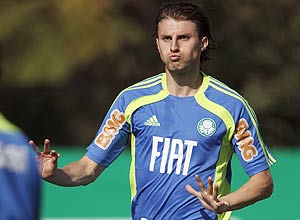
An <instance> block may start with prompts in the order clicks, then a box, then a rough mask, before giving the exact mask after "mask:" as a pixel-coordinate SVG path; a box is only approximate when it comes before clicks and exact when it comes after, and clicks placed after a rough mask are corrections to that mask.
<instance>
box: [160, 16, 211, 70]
mask: <svg viewBox="0 0 300 220" xmlns="http://www.w3.org/2000/svg"><path fill="white" fill-rule="evenodd" d="M156 44H157V47H158V51H159V54H160V57H161V59H162V61H163V63H164V64H165V67H166V70H167V71H169V72H176V71H178V72H182V71H183V72H185V71H189V70H195V69H197V70H199V68H200V55H201V51H203V50H205V48H206V47H207V38H206V37H204V38H203V39H202V40H200V39H199V37H198V32H197V28H196V24H195V23H193V22H192V21H178V20H174V19H172V18H166V19H163V20H161V21H160V22H159V24H158V30H157V39H156Z"/></svg>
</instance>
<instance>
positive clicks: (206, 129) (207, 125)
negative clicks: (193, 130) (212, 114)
mask: <svg viewBox="0 0 300 220" xmlns="http://www.w3.org/2000/svg"><path fill="white" fill-rule="evenodd" d="M197 130H198V132H199V134H201V135H202V136H204V137H210V136H212V135H213V134H214V133H216V130H217V126H216V122H215V121H214V120H213V119H211V118H202V119H201V120H200V121H199V122H198V125H197Z"/></svg>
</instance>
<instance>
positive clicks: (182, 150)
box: [30, 3, 275, 220]
mask: <svg viewBox="0 0 300 220" xmlns="http://www.w3.org/2000/svg"><path fill="white" fill-rule="evenodd" d="M156 28H157V30H156V31H157V33H156V43H157V48H158V51H159V54H160V57H161V60H162V61H163V63H164V65H165V73H161V74H158V75H156V76H153V77H151V78H148V79H145V80H144V81H141V82H139V83H137V84H135V85H133V86H130V87H128V88H127V89H125V90H123V91H122V92H121V93H120V94H119V96H118V97H117V98H116V100H115V101H114V103H113V104H112V106H111V108H110V110H109V111H108V113H107V115H106V117H105V119H104V122H103V123H102V125H101V127H100V129H99V130H98V132H97V135H96V137H95V139H94V141H93V142H92V143H91V144H90V145H89V147H88V148H87V153H86V155H84V156H83V157H82V158H81V159H80V160H78V161H76V162H73V163H71V164H68V165H66V166H65V167H63V168H61V169H59V168H57V158H58V157H59V154H58V153H56V151H54V150H51V151H50V141H49V140H48V139H46V140H45V142H44V151H43V152H40V151H39V150H38V148H37V146H36V145H35V144H34V142H33V141H31V142H30V143H31V144H32V145H33V147H34V149H35V150H36V152H37V154H38V155H40V157H41V158H42V173H41V176H42V177H43V178H44V179H46V180H47V181H49V182H52V183H54V184H57V185H63V186H77V185H86V184H89V183H91V182H93V181H94V180H96V178H97V177H98V176H99V175H100V174H101V173H102V172H103V170H104V169H105V168H106V167H108V166H109V164H110V163H111V162H113V161H114V160H115V159H116V158H117V157H118V156H119V155H120V153H121V152H122V150H123V149H124V148H125V146H126V144H127V142H128V140H129V138H130V140H131V152H132V163H131V170H130V183H131V197H132V217H133V219H135V220H141V219H143V220H147V219H148V220H150V219H151V220H152V219H158V220H161V219H167V220H174V219H205V220H208V219H210V220H212V219H213V220H215V219H229V218H230V214H231V211H232V210H236V209H240V208H243V207H245V206H247V205H250V204H253V203H255V202H257V201H259V200H261V199H264V198H267V197H269V196H270V195H271V193H272V190H273V182H272V177H271V174H270V171H269V165H271V164H272V163H273V162H275V160H274V159H273V158H272V156H271V155H270V154H269V152H268V149H267V147H266V146H265V145H264V143H263V141H262V138H261V136H260V134H259V131H258V127H257V120H256V117H255V115H254V112H253V110H252V109H251V108H250V106H249V105H248V103H247V102H246V101H245V100H244V99H243V98H242V97H241V96H240V95H239V94H238V93H237V92H235V91H234V90H232V89H230V88H229V87H228V86H226V85H224V84H223V83H221V82H219V81H217V80H216V79H214V78H212V77H210V76H207V75H206V74H204V73H203V72H201V71H200V65H201V64H202V63H203V62H204V61H205V60H207V59H208V43H209V40H211V34H210V30H209V29H210V28H209V19H208V17H207V16H206V15H205V13H204V12H203V11H202V10H201V9H200V8H198V7H196V6H194V5H192V4H187V3H173V4H165V5H163V6H162V8H161V9H160V10H159V13H158V15H157V19H156ZM233 152H235V153H236V154H237V156H238V158H239V159H240V162H241V164H242V166H243V167H244V169H245V170H246V172H247V173H248V175H249V177H250V178H249V180H248V181H247V182H246V183H245V184H244V185H243V186H242V187H241V188H239V189H238V190H236V191H235V192H230V181H231V169H230V161H231V157H232V154H233ZM195 177H196V180H195V179H194V178H195ZM197 187H199V189H200V191H197V190H196V189H195V188H197Z"/></svg>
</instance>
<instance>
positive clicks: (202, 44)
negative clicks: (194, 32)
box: [200, 37, 208, 52]
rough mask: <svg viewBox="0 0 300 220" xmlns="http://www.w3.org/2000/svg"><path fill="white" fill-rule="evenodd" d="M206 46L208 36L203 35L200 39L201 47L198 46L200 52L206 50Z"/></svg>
mask: <svg viewBox="0 0 300 220" xmlns="http://www.w3.org/2000/svg"><path fill="white" fill-rule="evenodd" d="M207 46H208V38H207V37H203V38H202V40H201V48H200V50H201V52H202V51H204V50H206V48H207Z"/></svg>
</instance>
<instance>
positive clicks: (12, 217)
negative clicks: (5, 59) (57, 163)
mask: <svg viewBox="0 0 300 220" xmlns="http://www.w3.org/2000/svg"><path fill="white" fill-rule="evenodd" d="M1 58H2V48H1V45H0V78H1V75H2V68H1V64H2V59H1ZM40 184H41V179H40V175H39V172H38V164H37V160H36V155H35V153H34V151H33V150H32V148H31V146H30V145H29V144H28V138H27V137H26V136H25V135H24V134H23V132H22V131H21V130H20V129H19V128H18V127H16V126H15V125H14V124H12V123H11V122H10V121H8V120H7V119H6V118H5V117H4V115H3V114H2V113H1V111H0V219H1V220H25V219H26V220H27V219H28V220H38V219H40V190H41V189H40Z"/></svg>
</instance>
